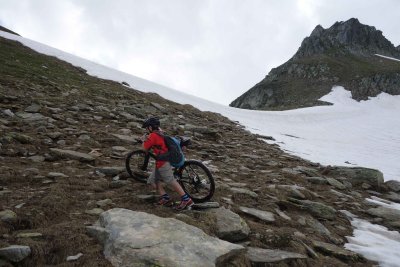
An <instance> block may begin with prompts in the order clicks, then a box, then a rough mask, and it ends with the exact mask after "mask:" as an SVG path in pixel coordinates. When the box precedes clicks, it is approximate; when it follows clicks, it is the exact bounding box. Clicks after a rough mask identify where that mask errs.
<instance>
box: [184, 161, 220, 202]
mask: <svg viewBox="0 0 400 267" xmlns="http://www.w3.org/2000/svg"><path fill="white" fill-rule="evenodd" d="M178 176H179V179H178V181H179V183H180V184H181V186H182V187H183V190H185V192H186V193H188V194H189V195H190V197H191V198H192V199H193V201H194V202H197V203H201V202H206V201H208V200H210V199H211V198H212V196H213V195H214V191H215V183H214V178H213V176H212V174H211V172H210V170H209V169H208V168H207V167H206V166H205V165H204V164H203V163H202V162H201V161H197V160H188V161H185V164H184V165H183V166H182V167H181V168H180V169H179V171H178Z"/></svg>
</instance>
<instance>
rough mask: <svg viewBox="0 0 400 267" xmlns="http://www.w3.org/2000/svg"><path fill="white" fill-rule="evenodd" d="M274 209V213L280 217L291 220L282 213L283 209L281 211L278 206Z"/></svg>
mask: <svg viewBox="0 0 400 267" xmlns="http://www.w3.org/2000/svg"><path fill="white" fill-rule="evenodd" d="M275 211H276V213H277V214H278V215H279V216H280V217H282V218H283V219H285V220H288V221H291V220H292V219H291V218H290V217H289V216H288V215H286V213H284V212H283V211H281V210H280V209H279V208H276V209H275Z"/></svg>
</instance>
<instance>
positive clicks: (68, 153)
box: [50, 148, 96, 163]
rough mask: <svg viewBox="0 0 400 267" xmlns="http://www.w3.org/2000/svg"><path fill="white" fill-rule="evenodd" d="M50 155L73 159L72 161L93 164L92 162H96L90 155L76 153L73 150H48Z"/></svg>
mask: <svg viewBox="0 0 400 267" xmlns="http://www.w3.org/2000/svg"><path fill="white" fill-rule="evenodd" d="M50 153H51V154H52V155H54V156H55V157H59V158H67V159H74V160H78V161H81V162H88V163H94V161H95V160H96V158H95V157H93V156H92V155H89V154H86V153H81V152H76V151H73V150H64V149H58V148H50Z"/></svg>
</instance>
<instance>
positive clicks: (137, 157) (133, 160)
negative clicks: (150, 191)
mask: <svg viewBox="0 0 400 267" xmlns="http://www.w3.org/2000/svg"><path fill="white" fill-rule="evenodd" d="M153 165H154V160H152V159H151V157H150V154H149V153H147V154H146V152H144V151H143V150H135V151H133V152H130V153H129V154H128V155H127V156H126V160H125V167H126V171H127V172H128V173H129V175H130V176H131V177H132V178H133V179H135V180H136V181H138V182H141V183H146V182H147V178H148V177H149V175H150V173H151V171H150V170H151V167H153Z"/></svg>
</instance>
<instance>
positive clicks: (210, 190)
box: [125, 137, 215, 203]
mask: <svg viewBox="0 0 400 267" xmlns="http://www.w3.org/2000/svg"><path fill="white" fill-rule="evenodd" d="M180 139H181V142H180V146H181V147H182V150H183V148H185V147H187V146H189V145H190V143H191V142H190V139H189V138H184V137H180ZM136 141H137V143H138V144H139V143H142V141H141V140H140V139H137V140H136ZM156 158H157V157H156V156H155V155H154V154H153V153H151V152H145V151H144V150H142V149H138V150H135V151H132V152H130V153H129V154H128V155H127V156H126V160H125V166H126V170H127V172H128V173H129V175H130V176H131V177H132V178H133V179H135V180H136V181H138V182H141V183H146V182H147V178H148V177H149V175H150V174H151V171H152V170H153V169H154V166H155V162H156ZM173 174H174V177H175V179H176V180H177V182H178V183H179V184H180V185H181V186H182V188H183V190H184V191H185V192H186V193H187V194H189V195H190V197H191V198H192V199H193V201H194V202H195V203H202V202H206V201H208V200H210V199H211V198H212V196H213V195H214V191H215V183H214V178H213V176H212V174H211V172H210V170H209V169H208V168H207V167H206V166H205V165H204V164H203V163H202V162H201V161H199V160H185V163H184V164H183V165H182V166H181V167H179V168H174V167H173Z"/></svg>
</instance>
